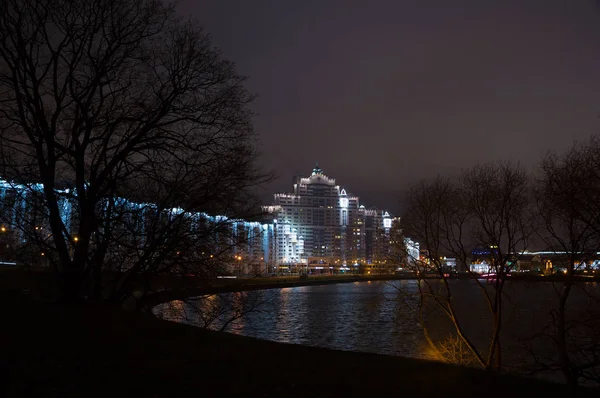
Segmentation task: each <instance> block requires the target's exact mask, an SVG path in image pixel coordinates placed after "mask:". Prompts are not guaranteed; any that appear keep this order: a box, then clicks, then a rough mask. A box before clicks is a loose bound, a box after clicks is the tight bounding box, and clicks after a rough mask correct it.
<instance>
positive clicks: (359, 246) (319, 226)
mask: <svg viewBox="0 0 600 398" xmlns="http://www.w3.org/2000/svg"><path fill="white" fill-rule="evenodd" d="M263 210H264V211H265V212H267V213H269V214H271V215H272V216H273V218H274V223H275V224H276V228H275V229H276V255H275V257H276V260H275V261H276V262H277V264H279V265H280V267H282V268H284V269H285V268H288V269H293V268H296V269H298V268H303V267H304V268H305V269H306V270H307V271H308V270H310V271H321V272H339V271H341V272H346V271H357V270H358V269H357V267H363V270H364V269H368V270H370V269H378V268H382V267H383V265H384V264H387V262H388V257H389V256H388V254H389V245H390V229H391V228H392V216H391V215H390V214H389V213H388V212H387V211H381V210H377V209H374V208H371V209H367V208H365V206H362V205H360V203H359V198H358V197H357V196H354V195H351V194H350V193H348V192H347V191H346V190H345V189H344V188H342V187H340V186H339V185H337V184H336V181H335V179H333V178H330V177H328V176H326V175H325V174H324V173H323V170H321V168H320V167H319V166H318V165H317V166H316V167H315V168H314V169H313V170H312V173H311V174H310V176H308V177H295V178H294V181H293V191H292V192H289V193H277V194H275V195H274V203H273V205H272V206H264V207H263ZM380 266H381V267H380ZM367 272H369V271H367Z"/></svg>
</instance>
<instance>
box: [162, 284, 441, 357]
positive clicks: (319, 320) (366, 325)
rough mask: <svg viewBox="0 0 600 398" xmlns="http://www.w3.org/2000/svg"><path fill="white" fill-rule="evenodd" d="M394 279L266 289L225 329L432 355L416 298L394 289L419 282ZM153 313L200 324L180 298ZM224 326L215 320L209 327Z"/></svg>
mask: <svg viewBox="0 0 600 398" xmlns="http://www.w3.org/2000/svg"><path fill="white" fill-rule="evenodd" d="M396 282H397V283H396ZM396 282H395V283H394V284H389V283H384V282H372V283H371V282H360V283H359V282H355V283H343V284H333V285H321V286H302V287H293V288H283V289H272V290H266V291H263V292H261V293H262V294H263V295H264V297H263V300H262V301H263V303H261V306H259V308H258V309H259V310H258V311H254V312H249V313H248V314H246V315H244V316H243V317H241V318H240V319H237V320H235V321H233V322H232V323H231V324H230V325H229V327H228V328H227V329H226V330H227V331H228V332H230V333H234V334H240V335H244V336H251V337H256V338H260V339H266V340H273V341H279V342H284V343H292V344H303V345H310V346H318V347H326V348H333V349H340V350H350V351H364V352H374V353H382V354H388V355H403V356H409V357H415V358H428V359H432V357H431V355H430V354H429V353H428V352H427V350H426V347H425V346H426V344H425V339H424V337H423V332H422V329H421V327H420V326H419V324H418V319H417V317H416V315H415V313H414V311H413V310H412V308H408V307H412V306H413V305H416V298H415V297H412V298H408V299H407V298H406V297H404V294H402V295H401V294H400V292H399V290H398V289H397V288H396V287H401V288H402V289H403V290H404V291H411V292H413V293H414V292H416V281H396ZM398 283H400V284H402V286H399V285H398ZM247 293H248V294H250V295H252V294H257V293H256V292H247ZM234 294H235V293H231V294H229V295H234ZM400 295H401V296H402V297H399V296H400ZM212 297H213V300H214V297H218V296H212ZM409 300H412V303H408V302H407V301H409ZM407 309H408V310H407ZM155 313H156V314H158V315H160V316H163V317H165V318H166V319H170V320H173V321H177V322H184V323H190V324H198V323H199V322H198V314H197V313H196V311H195V309H194V308H193V305H191V306H190V305H187V306H186V308H185V310H184V311H183V313H182V311H181V302H178V303H177V304H176V305H175V306H173V305H169V304H163V305H161V306H158V307H157V308H156V309H155ZM200 323H201V322H200ZM220 326H221V323H219V322H216V323H215V325H212V327H211V328H212V329H217V330H218V329H219V328H220Z"/></svg>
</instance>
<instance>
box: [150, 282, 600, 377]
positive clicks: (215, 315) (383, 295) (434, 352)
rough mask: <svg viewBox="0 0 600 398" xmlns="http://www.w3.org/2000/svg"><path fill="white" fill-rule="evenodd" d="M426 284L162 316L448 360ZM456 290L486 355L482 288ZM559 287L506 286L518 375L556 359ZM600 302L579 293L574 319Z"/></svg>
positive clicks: (226, 298)
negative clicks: (422, 296) (424, 292)
mask: <svg viewBox="0 0 600 398" xmlns="http://www.w3.org/2000/svg"><path fill="white" fill-rule="evenodd" d="M418 283H419V282H417V281H415V280H403V281H389V282H384V281H376V282H355V283H341V284H334V285H321V286H304V287H294V288H282V289H270V290H264V291H250V292H239V293H228V294H221V295H214V296H209V297H206V298H202V299H199V300H191V301H186V302H182V301H175V302H171V303H165V304H162V305H160V306H158V307H156V308H155V309H154V313H155V314H156V315H157V316H159V317H162V318H165V319H168V320H172V321H177V322H183V323H189V324H193V325H196V326H201V327H208V328H211V329H216V330H221V329H222V330H225V331H227V332H230V333H234V334H239V335H244V336H250V337H256V338H260V339H266V340H273V341H278V342H284V343H292V344H303V345H309V346H318V347H326V348H333V349H340V350H350V351H364V352H373V353H379V354H387V355H400V356H405V357H413V358H422V359H432V360H440V359H443V358H442V357H441V356H440V352H439V350H438V349H434V348H433V347H432V345H431V344H430V342H434V346H435V345H436V344H438V343H441V342H444V341H448V340H449V341H452V339H450V337H451V336H452V335H453V334H454V328H453V326H452V324H451V323H450V322H448V319H447V317H446V316H445V315H444V314H442V313H441V312H440V311H439V310H437V309H436V307H435V306H434V305H432V302H430V303H429V305H426V306H425V311H424V318H423V320H424V324H425V325H426V326H427V331H428V336H429V340H428V339H427V338H426V336H425V333H424V329H423V327H422V324H421V321H420V319H421V318H420V317H419V302H420V300H419V298H418V294H417V293H418ZM433 283H439V282H433ZM451 288H452V292H453V295H454V296H455V299H454V302H455V308H456V311H457V314H458V318H459V319H460V320H461V323H462V325H463V327H464V330H465V332H466V334H467V335H468V336H469V337H470V338H471V339H472V340H473V341H474V343H475V344H476V345H477V346H478V347H480V349H481V350H482V352H485V347H487V344H488V342H489V336H490V330H491V319H490V313H489V311H488V309H487V304H486V302H485V300H484V299H483V295H482V292H481V289H480V288H479V287H478V286H477V285H476V284H475V283H474V282H473V281H467V280H465V281H462V280H453V281H451ZM554 288H555V287H554V285H553V284H551V283H546V282H537V283H526V282H513V283H508V284H507V285H506V287H505V291H506V295H505V299H504V306H505V307H504V308H505V312H504V313H505V316H504V321H505V326H504V328H503V331H502V341H503V362H504V363H505V364H506V365H507V366H508V367H509V368H510V369H511V370H513V371H516V372H519V371H521V370H524V369H525V370H530V369H531V368H532V366H534V361H533V356H532V355H531V352H534V353H535V354H536V357H537V362H538V364H537V365H539V363H541V362H544V361H545V362H548V363H551V362H552V361H553V360H554V359H555V356H554V355H553V353H554V352H555V350H554V347H553V344H552V340H551V338H550V335H551V333H552V331H553V329H552V327H551V325H552V316H551V312H552V309H553V308H555V304H556V294H555V290H554ZM599 297H600V287H599V286H598V284H587V285H582V287H581V288H578V289H576V290H575V291H574V293H573V299H572V300H571V302H570V303H571V304H570V311H571V313H572V314H573V316H574V317H575V318H577V319H581V320H584V319H586V320H587V319H588V318H590V317H591V319H592V322H594V321H593V319H594V317H596V318H595V319H598V315H600V313H598V314H596V313H594V311H595V310H597V309H598V304H599V302H598V301H595V300H598V298H599ZM598 326H600V325H597V324H595V325H594V327H598ZM596 332H597V331H596ZM577 333H579V334H580V335H581V338H580V339H582V341H584V340H585V341H586V342H588V343H589V342H590V339H593V338H597V337H598V336H597V335H596V336H594V335H593V330H592V332H588V331H586V329H585V328H583V329H581V330H580V331H578V332H577ZM593 342H594V341H592V343H593ZM595 343H598V342H597V341H595ZM446 359H447V358H446ZM540 374H541V375H543V376H544V377H550V378H555V377H556V374H554V375H552V374H550V373H540Z"/></svg>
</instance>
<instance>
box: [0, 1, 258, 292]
mask: <svg viewBox="0 0 600 398" xmlns="http://www.w3.org/2000/svg"><path fill="white" fill-rule="evenodd" d="M243 81H244V79H243V78H242V77H240V76H238V75H237V74H236V73H235V71H234V67H233V65H232V63H230V62H228V61H225V60H222V59H221V57H220V54H219V52H218V51H217V50H216V49H215V48H213V47H212V44H211V41H210V38H209V36H208V35H207V34H206V33H204V32H203V31H202V30H201V29H200V28H198V27H197V26H196V25H195V23H194V22H193V21H189V22H186V21H183V20H181V19H180V18H178V17H177V15H176V13H175V10H174V8H173V6H171V5H168V4H165V3H163V1H161V0H127V1H126V0H98V1H96V0H82V1H76V2H73V1H67V0H55V1H48V0H25V1H20V0H6V1H3V2H2V3H0V158H1V162H2V163H1V164H0V168H1V169H0V171H1V172H2V174H3V176H4V177H5V178H7V179H8V180H10V181H14V183H18V184H23V185H24V186H27V187H33V185H32V184H37V183H39V184H40V185H39V188H40V189H39V190H37V189H33V190H34V191H36V192H39V193H40V194H41V195H42V198H43V204H44V208H43V212H44V213H45V214H44V215H45V217H46V220H47V221H46V222H47V228H48V231H49V234H50V237H51V241H50V240H46V242H45V246H44V250H46V251H47V258H48V259H49V261H51V262H52V263H53V265H54V267H55V270H56V274H57V276H58V277H59V278H58V280H59V282H60V288H61V289H60V290H61V293H62V296H63V298H64V299H66V300H78V299H80V298H81V297H83V296H88V297H95V298H99V297H100V296H101V291H102V286H101V284H102V283H101V281H102V273H103V271H104V270H105V269H106V268H105V267H107V266H108V269H109V270H110V269H111V267H112V266H113V265H114V264H109V263H114V261H116V260H115V259H119V258H121V259H123V258H128V261H127V263H128V264H129V265H128V267H127V275H126V276H125V279H126V281H123V280H121V281H120V282H119V284H120V286H130V285H131V286H133V284H130V281H131V279H132V278H134V277H135V276H137V275H140V274H141V273H144V272H154V273H155V272H157V271H159V270H160V271H168V270H169V269H173V268H176V266H178V265H179V264H182V263H183V262H182V261H175V260H173V259H176V258H187V259H186V261H188V260H189V259H190V257H191V258H194V261H196V263H197V264H198V265H201V266H206V265H207V264H210V262H211V261H215V260H214V258H215V257H216V255H217V254H218V253H217V252H215V251H213V250H211V252H210V254H209V253H208V250H204V255H202V254H200V253H202V250H200V251H198V249H201V247H202V245H205V246H207V245H208V244H207V243H206V241H205V240H203V239H202V238H203V237H207V236H209V235H210V231H208V230H207V229H206V228H205V229H204V231H203V233H195V234H194V233H190V231H192V230H193V229H194V228H196V226H197V224H198V223H200V224H202V223H203V222H200V221H199V220H192V219H191V218H190V214H191V213H190V212H200V211H204V212H209V213H211V214H215V213H217V212H218V213H220V214H226V215H229V216H230V217H235V216H238V215H240V214H242V213H240V212H241V211H242V210H244V209H243V208H244V207H245V206H244V205H247V204H248V203H249V201H248V199H249V196H248V188H249V187H251V186H253V185H255V184H257V183H259V182H260V181H262V180H264V178H265V177H266V176H265V175H263V174H261V173H259V172H258V171H257V170H256V169H255V167H254V165H253V161H254V159H255V157H256V153H255V149H254V133H253V130H252V125H251V116H252V115H251V112H250V111H249V110H248V104H249V102H250V101H251V100H252V96H250V95H249V94H248V93H247V91H246V90H245V89H244V88H243V86H242V83H243ZM65 203H67V204H68V205H69V206H71V207H70V209H69V214H68V215H67V216H65V209H64V208H63V204H65ZM133 203H137V204H138V206H137V207H135V208H134V207H132V204H133ZM178 209H179V210H178ZM244 214H245V213H244ZM217 224H221V223H217ZM134 225H135V228H133V226H134ZM127 231H129V232H130V233H129V234H128V233H126V232H127ZM132 231H135V234H133V235H135V236H134V237H132ZM140 231H143V232H140ZM219 247H222V246H219ZM211 249H214V248H211ZM210 255H212V256H213V257H210ZM132 256H133V257H135V259H134V260H132V258H133V257H132ZM178 256H179V257H178ZM199 256H204V257H202V258H201V259H200V258H198V257H199ZM109 259H110V262H109V261H107V260H109ZM209 259H211V260H209ZM188 263H189V262H188ZM157 264H165V265H168V266H162V267H157Z"/></svg>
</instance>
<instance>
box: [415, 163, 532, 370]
mask: <svg viewBox="0 0 600 398" xmlns="http://www.w3.org/2000/svg"><path fill="white" fill-rule="evenodd" d="M530 199H531V195H530V192H529V190H528V176H527V174H526V173H525V172H524V171H523V170H522V169H520V168H519V167H516V166H512V165H510V164H503V163H488V164H484V165H479V166H475V167H473V168H472V169H470V170H467V171H465V172H464V173H463V174H462V175H461V176H460V177H459V178H457V179H452V178H447V177H438V178H437V179H435V180H434V181H433V182H422V183H420V184H419V185H417V186H415V187H413V189H412V190H411V191H410V193H409V203H410V205H409V209H408V211H407V214H406V216H405V217H404V225H405V226H406V229H408V230H409V231H410V233H411V234H412V236H414V237H416V239H417V241H419V242H420V244H421V247H422V249H424V250H425V253H426V259H425V261H423V260H421V259H415V261H413V264H414V265H413V267H414V270H415V272H416V274H417V275H418V276H420V277H421V278H422V283H421V284H420V286H421V296H422V297H423V298H424V299H433V302H434V303H435V305H436V307H437V308H438V309H439V310H441V311H442V313H443V314H445V315H446V316H447V317H448V319H449V320H450V321H451V322H452V324H453V325H454V328H455V331H456V336H454V337H452V341H453V342H454V343H456V339H459V340H461V342H460V344H454V343H453V344H450V345H445V348H446V349H447V348H448V347H450V348H451V347H461V349H462V350H464V348H465V347H466V348H468V349H469V351H470V354H469V355H468V356H472V358H471V357H470V359H469V362H475V363H479V364H480V365H481V366H482V367H485V368H488V369H490V368H497V369H498V368H500V367H501V365H502V357H501V352H502V351H501V348H502V346H501V339H500V337H501V335H500V331H501V330H502V325H503V318H502V315H503V294H504V284H505V281H506V278H507V275H508V274H509V272H510V271H511V270H512V269H513V268H514V266H515V264H516V260H517V259H518V257H519V255H520V253H522V252H523V251H524V250H525V248H526V247H527V244H528V240H529V237H530V235H531V234H532V232H533V229H532V226H531V214H532V213H531V211H530V210H531V209H530V205H531V200H530ZM478 246H479V247H485V248H489V253H490V254H489V256H488V257H489V258H488V259H487V260H488V261H489V267H490V272H491V273H493V274H494V277H493V278H491V279H488V280H486V281H482V280H480V279H479V275H478V274H475V273H473V272H471V269H470V259H471V249H472V248H474V247H478ZM446 256H453V257H455V258H456V260H457V264H458V266H460V267H462V268H463V270H465V271H466V272H467V273H468V275H470V277H471V279H472V280H473V281H475V283H476V284H477V285H478V286H479V287H480V289H479V290H480V292H481V294H482V297H483V299H484V300H485V302H486V303H487V307H488V309H489V314H490V318H491V319H490V321H491V325H492V327H491V332H490V339H489V344H488V346H487V347H480V346H477V345H476V344H475V343H474V342H473V340H472V338H470V337H469V336H468V333H467V332H466V330H465V328H464V326H463V322H462V321H461V317H460V316H459V314H458V313H457V311H456V308H455V294H454V292H453V285H452V284H450V283H449V281H448V278H449V276H450V275H449V274H448V267H447V264H446V263H445V261H444V258H445V257H446ZM428 273H433V274H434V275H436V276H437V277H438V278H439V279H436V280H435V281H432V280H431V279H428V278H426V276H427V274H428ZM439 281H441V283H440V282H439ZM459 356H460V357H464V356H465V354H462V353H460V354H459Z"/></svg>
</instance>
